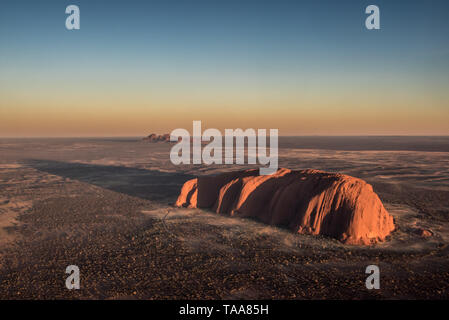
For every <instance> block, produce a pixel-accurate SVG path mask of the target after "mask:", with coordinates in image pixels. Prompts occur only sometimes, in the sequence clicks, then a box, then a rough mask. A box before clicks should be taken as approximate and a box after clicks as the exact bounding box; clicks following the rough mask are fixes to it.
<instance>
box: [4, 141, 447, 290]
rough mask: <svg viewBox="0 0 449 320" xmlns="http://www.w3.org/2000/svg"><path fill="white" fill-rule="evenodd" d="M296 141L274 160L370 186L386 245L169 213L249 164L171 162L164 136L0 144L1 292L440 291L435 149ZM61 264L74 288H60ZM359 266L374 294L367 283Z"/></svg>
mask: <svg viewBox="0 0 449 320" xmlns="http://www.w3.org/2000/svg"><path fill="white" fill-rule="evenodd" d="M439 143H440V142H439ZM409 144H410V145H413V143H409ZM409 144H407V146H408V145H409ZM304 145H307V148H308V149H301V148H300V147H298V146H292V145H291V140H289V145H288V146H286V147H284V148H282V149H281V150H280V151H279V154H280V166H282V167H287V168H291V169H306V168H314V169H319V170H325V171H330V172H341V173H345V174H349V175H351V176H354V177H358V178H362V179H364V180H366V181H367V182H369V183H370V184H372V185H373V188H374V191H375V192H376V193H377V194H378V195H379V197H380V199H381V200H382V202H383V204H384V206H385V208H386V209H387V210H388V212H389V213H390V214H392V215H393V217H394V218H395V224H396V226H397V227H398V228H397V230H396V231H395V232H394V233H393V234H392V235H391V236H390V237H389V238H388V239H387V241H385V242H382V243H379V244H376V245H374V246H356V245H345V244H342V243H340V242H339V241H337V240H335V239H332V238H328V237H322V236H312V235H299V234H293V233H291V232H290V231H288V230H287V229H283V228H278V227H271V226H267V225H265V224H262V223H259V222H257V221H254V220H251V219H238V218H232V217H226V216H220V215H217V214H214V213H211V212H208V211H205V210H200V209H193V208H192V209H184V208H175V207H173V206H172V205H171V204H173V203H174V201H175V200H176V198H177V196H178V194H179V191H180V188H181V186H182V184H183V183H184V182H185V181H187V180H189V179H192V178H194V177H196V176H197V175H205V174H215V173H220V172H224V171H229V170H236V169H245V168H249V167H242V166H226V167H224V166H181V167H178V166H173V165H171V164H170V161H169V156H168V153H169V150H170V147H171V146H170V145H169V144H148V143H145V142H144V141H140V139H101V140H100V139H49V140H39V139H30V140H24V139H20V140H17V139H2V140H0V155H1V156H0V298H1V299H73V298H83V299H84V298H86V299H90V298H93V299H238V298H242V299H331V298H332V299H401V298H403V299H447V298H448V293H449V247H448V244H449V160H448V159H449V158H448V153H447V151H445V150H443V151H442V152H438V151H435V150H421V149H422V148H421V149H420V150H409V149H406V150H404V149H403V148H397V150H398V151H397V150H391V149H392V148H389V149H388V150H385V151H384V150H378V148H379V147H378V144H376V146H375V149H376V150H367V149H369V148H367V146H366V144H364V147H363V148H361V149H362V150H357V149H354V146H352V148H351V150H342V148H343V149H344V146H343V147H341V148H340V149H338V150H330V149H331V148H325V147H322V146H320V148H321V149H314V148H312V147H311V146H309V145H308V144H304ZM281 146H282V144H281ZM348 149H349V148H348ZM393 149H394V148H393ZM424 149H425V148H424ZM424 231H426V232H424ZM429 234H430V236H429ZM72 264H74V265H77V266H79V268H80V271H81V289H80V290H72V291H69V290H67V289H66V288H65V279H66V277H67V275H66V274H65V268H66V267H67V266H68V265H72ZM370 264H376V265H378V266H379V267H380V272H381V274H380V277H381V288H380V289H379V290H367V289H366V287H365V279H366V277H367V275H366V274H365V268H366V266H368V265H370Z"/></svg>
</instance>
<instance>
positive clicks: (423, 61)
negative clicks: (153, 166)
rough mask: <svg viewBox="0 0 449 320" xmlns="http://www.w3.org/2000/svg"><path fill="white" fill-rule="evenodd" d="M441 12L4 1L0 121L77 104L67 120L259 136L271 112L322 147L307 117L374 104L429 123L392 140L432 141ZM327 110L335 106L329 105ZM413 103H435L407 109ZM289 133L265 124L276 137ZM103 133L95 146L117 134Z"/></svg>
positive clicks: (324, 4)
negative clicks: (129, 113)
mask: <svg viewBox="0 0 449 320" xmlns="http://www.w3.org/2000/svg"><path fill="white" fill-rule="evenodd" d="M70 4H76V5H78V6H79V7H80V11H81V29H80V30H76V31H68V30H66V29H65V18H66V16H67V15H66V14H65V7H66V6H67V5H70ZM370 4H375V5H378V6H379V8H380V11H381V30H376V31H369V30H366V29H365V27H364V21H365V18H366V14H365V12H364V11H365V8H366V6H368V5H370ZM448 12H449V2H447V1H436V0H433V1H432V0H430V1H399V0H389V1H380V0H379V1H348V0H343V1H330V0H327V1H298V0H297V1H135V0H134V1H132V0H131V1H99V0H90V1H60V0H59V1H20V0H19V1H9V0H6V1H2V6H1V12H0V70H2V72H1V75H0V85H1V87H0V94H2V95H3V98H1V100H0V112H2V115H4V116H5V117H4V119H6V118H8V117H9V118H8V122H10V121H13V122H14V121H16V120H17V119H19V117H20V115H21V114H24V113H27V112H28V113H29V112H32V113H33V114H35V115H37V116H41V117H42V118H44V117H45V118H48V117H49V114H54V111H55V109H57V108H59V109H57V111H60V112H61V113H66V112H70V110H72V109H70V108H71V107H72V108H73V106H72V105H69V104H67V103H65V101H64V98H63V97H65V96H73V95H78V96H79V110H81V111H79V113H78V114H74V117H73V118H74V119H76V118H77V117H79V118H80V119H81V118H82V116H83V114H82V112H87V109H89V110H90V111H89V112H91V110H92V109H98V112H97V113H98V114H101V113H102V112H103V111H104V109H105V105H110V108H111V109H112V110H114V112H115V113H116V115H117V117H119V116H120V114H121V112H125V110H129V109H131V110H133V111H134V113H135V114H136V117H145V116H148V114H153V116H154V115H157V114H159V113H160V112H161V108H162V107H163V106H164V107H168V106H169V107H171V108H174V109H175V110H176V111H177V112H181V113H182V112H183V111H184V110H185V109H189V108H190V109H191V110H193V111H192V112H193V115H192V117H195V116H196V115H197V114H198V116H200V115H201V114H206V118H207V119H211V118H213V116H214V114H215V115H217V116H218V117H219V116H220V115H221V113H220V112H222V109H223V107H225V108H226V107H227V108H229V109H230V110H233V111H234V112H236V113H237V112H238V111H239V110H244V111H245V112H243V117H249V116H250V115H251V114H253V113H254V112H255V111H259V110H260V109H262V110H266V113H265V114H262V116H261V120H260V124H261V125H262V124H263V125H266V124H267V119H268V118H270V115H271V113H270V112H272V111H269V110H268V109H270V108H281V109H282V110H283V112H284V113H287V116H288V118H292V117H293V118H294V117H301V116H302V115H303V117H304V119H305V120H304V121H305V122H307V119H309V118H310V119H311V120H310V121H312V122H313V121H315V122H316V123H315V124H314V126H313V128H312V127H310V128H309V129H307V130H306V129H305V130H303V131H301V130H296V131H295V128H294V126H293V125H292V124H288V125H286V126H285V131H286V132H288V133H289V134H294V133H298V134H308V133H312V134H313V133H323V134H324V133H330V134H332V133H333V132H332V130H330V131H329V132H327V131H326V130H321V129H320V128H325V127H326V128H327V127H328V126H329V125H328V124H327V123H329V122H332V119H328V120H327V122H326V121H324V122H323V123H321V124H320V123H319V121H318V120H316V119H318V118H319V117H320V114H319V112H318V111H316V112H315V113H314V112H313V110H318V109H319V110H321V112H322V114H323V116H325V115H326V114H329V113H331V114H336V113H337V114H338V113H339V110H340V109H338V108H340V107H339V106H340V105H341V113H351V112H353V111H354V108H356V107H355V105H356V104H357V103H358V101H360V100H361V99H364V98H368V99H369V96H371V95H375V96H376V97H377V98H376V101H375V102H376V103H374V102H373V104H370V105H369V109H370V110H371V111H370V112H371V113H369V114H370V115H372V108H373V105H374V104H375V105H378V106H379V112H387V111H388V110H391V108H395V105H394V103H393V102H392V103H389V102H388V103H387V102H386V101H383V100H382V99H381V98H380V96H386V97H388V98H389V99H390V100H389V101H396V100H398V102H397V103H398V105H397V108H398V110H399V111H401V112H405V110H407V108H408V109H410V110H412V111H413V112H414V113H413V115H412V116H413V117H415V118H416V119H415V118H413V119H414V120H413V119H412V120H413V121H415V122H416V121H417V118H419V115H420V114H419V112H422V113H423V115H425V114H426V115H427V118H426V119H425V121H426V122H427V123H428V124H427V126H423V127H422V128H418V129H417V130H414V129H413V128H414V127H416V123H415V122H413V121H411V122H410V123H407V121H406V119H405V120H403V121H404V123H402V124H401V126H400V127H401V130H402V131H403V132H405V133H406V132H410V133H420V132H421V133H445V132H446V130H447V133H448V134H449V128H448V127H447V126H445V125H444V123H439V124H437V127H438V128H437V130H436V131H435V132H433V131H432V127H431V122H432V117H437V118H438V119H440V120H439V121H441V119H442V117H445V116H447V115H448V113H447V109H448V108H447V103H448V101H449V99H448V97H447V89H448V86H449V76H448V74H449V72H448V71H449V43H448V35H449V23H447V14H448ZM53 91H56V92H57V94H53ZM94 91H95V92H94ZM117 92H120V94H119V93H117ZM351 93H353V98H352V100H351V98H350V95H351ZM408 93H410V96H409V97H406V95H407V94H408ZM201 95H203V96H201ZM367 96H368V97H367ZM103 98H104V99H103ZM320 99H321V100H320ZM338 99H341V101H340V102H339V103H340V104H336V103H334V102H335V101H336V100H338ZM385 99H386V98H385ZM421 99H422V100H423V101H431V102H432V103H431V104H430V105H423V103H418V102H416V101H420V100H421ZM60 100H63V101H62V102H61V103H59V107H57V106H56V105H58V102H59V101H60ZM92 101H96V103H93V102H92ZM102 101H103V102H102ZM111 101H112V102H111ZM124 101H129V103H125V102H124ZM414 101H415V102H414ZM406 104H408V106H406ZM125 105H126V106H125ZM47 106H50V107H48V108H47ZM83 108H84V109H83ZM127 108H128V109H127ZM205 108H207V110H205ZM302 108H304V109H302ZM358 108H363V104H361V103H360V104H359V107H358ZM367 108H368V107H367ZM291 109H294V112H292V113H291V114H289V110H291ZM330 109H332V112H329V110H330ZM429 109H430V111H431V113H430V115H429V113H426V111H428V110H429ZM14 110H16V111H17V112H19V113H20V112H22V113H20V114H19V113H18V114H16V115H15V113H14V112H16V111H14ZM83 110H84V111H83ZM214 110H215V111H214ZM301 111H303V112H301ZM52 112H53V113H52ZM214 112H215V113H214ZM98 114H93V115H92V116H94V117H95V116H98ZM84 115H86V113H84ZM360 116H361V117H363V114H361V115H360ZM391 116H392V117H397V118H399V115H397V114H394V115H393V114H392V115H391ZM308 117H309V118H308ZM365 117H366V115H365ZM37 118H39V117H37ZM56 118H57V117H56ZM404 118H406V116H404ZM424 118H425V117H424ZM313 119H315V120H313ZM438 119H437V120H438ZM60 120H61V119H59V118H57V119H55V121H60ZM66 120H67V119H66ZM30 121H31V120H30ZM67 121H69V120H67ZM73 121H75V120H73ZM77 121H78V120H77ZM79 121H81V120H79ZM99 121H101V120H100V119H99ZM111 121H112V122H113V121H115V120H113V119H112V118H111ZM129 121H130V122H132V119H130V120H129ZM189 121H190V119H189ZM288 122H289V121H288V119H285V121H282V119H281V118H279V119H277V118H276V121H275V123H274V125H276V126H279V127H281V128H282V127H283V123H288ZM437 122H438V121H437ZM160 123H161V128H160V129H161V130H168V129H170V128H171V127H172V125H171V124H170V123H169V122H168V121H167V120H163V119H161V121H160ZM25 124H26V125H27V126H30V123H28V122H26V123H23V126H25ZM76 124H78V125H79V124H80V123H79V122H76V121H75V122H73V127H74V128H75V127H76ZM99 124H100V123H98V124H97V125H99ZM245 124H247V125H248V126H249V125H251V126H257V125H258V123H257V122H251V121H248V122H247V123H245V122H244V121H242V123H241V125H245ZM101 125H104V124H101ZM173 125H174V124H173ZM223 125H225V124H223ZM226 125H227V126H228V127H229V126H230V125H231V124H229V125H228V124H227V123H226ZM268 125H269V123H268ZM367 125H368V122H367ZM91 126H92V127H94V126H95V124H91ZM30 127H33V128H34V127H36V130H35V134H50V135H52V134H60V133H63V131H61V130H62V127H61V128H59V129H57V128H58V126H55V129H54V132H53V131H51V130H50V131H49V132H45V130H42V128H41V129H39V125H38V124H36V125H35V126H34V125H31V126H30ZM81 127H82V126H81ZM87 127H88V128H90V127H89V126H87ZM368 127H369V125H368ZM408 127H409V128H410V130H408V129H407V128H408ZM3 128H6V125H4V126H3ZM17 128H20V126H17ZM337 129H338V128H337ZM337 129H336V131H335V133H338V132H340V133H345V132H343V131H344V130H343V131H341V130H340V129H338V130H337ZM392 129H393V128H392V127H391V128H390V127H388V128H387V127H386V128H382V129H381V130H380V131H379V132H377V131H376V130H375V128H374V127H373V128H371V129H368V130H367V133H376V132H377V133H390V132H391V133H395V132H393V131H394V130H393V131H392ZM4 130H5V131H3V132H0V135H1V134H2V133H3V135H13V134H14V130H15V128H14V127H12V126H11V127H10V128H7V129H4ZM82 130H84V129H82ZM89 130H91V129H89ZM108 130H109V129H108ZM108 130H106V129H105V130H104V132H103V131H101V132H98V134H114V132H111V131H110V130H109V131H108ZM120 130H121V131H120V132H117V134H119V133H120V134H124V135H127V134H136V133H137V131H136V132H134V131H133V132H131V131H132V130H131V131H130V130H129V128H128V127H127V126H124V127H123V128H122V129H120ZM139 130H140V129H139ZM357 130H358V131H357ZM357 130H356V131H357V132H354V133H363V132H362V131H360V130H361V129H360V128H359V129H357ZM72 131H73V134H78V133H77V132H76V129H73V130H72ZM72 131H71V132H72ZM402 131H401V132H402ZM33 132H34V131H30V132H29V134H33ZM92 133H95V132H92ZM348 133H350V132H348ZM396 133H397V132H396ZM17 134H20V132H17ZM70 134H72V133H70Z"/></svg>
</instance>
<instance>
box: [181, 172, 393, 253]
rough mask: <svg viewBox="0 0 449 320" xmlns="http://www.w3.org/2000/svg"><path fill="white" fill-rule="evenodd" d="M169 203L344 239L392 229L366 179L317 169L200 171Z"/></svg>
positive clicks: (372, 237) (360, 240)
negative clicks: (212, 173)
mask: <svg viewBox="0 0 449 320" xmlns="http://www.w3.org/2000/svg"><path fill="white" fill-rule="evenodd" d="M175 206H178V207H190V208H209V209H212V210H213V211H215V212H216V213H218V214H226V215H230V216H236V217H251V218H255V219H257V220H260V221H262V222H264V223H267V224H270V225H277V226H284V227H287V228H289V229H290V230H292V231H294V232H298V233H304V234H314V235H318V234H319V235H325V236H330V237H333V238H336V239H338V240H340V241H342V242H343V243H347V244H365V245H366V244H371V243H376V242H378V241H383V240H385V238H386V237H387V236H388V235H389V234H390V233H391V232H392V231H393V230H394V229H395V226H394V221H393V217H392V216H391V215H390V214H389V213H388V212H387V211H386V210H385V208H384V206H383V204H382V202H381V201H380V199H379V197H378V196H377V194H376V193H375V192H374V191H373V188H372V186H371V185H370V184H368V183H366V182H365V181H363V180H361V179H358V178H354V177H351V176H347V175H343V174H336V173H327V172H323V171H318V170H302V171H293V170H289V169H279V170H278V171H277V172H276V173H275V174H272V175H266V176H260V175H259V170H258V169H256V170H245V171H235V172H230V173H225V174H220V175H216V176H202V177H199V178H197V179H192V180H189V181H187V182H186V183H185V184H184V186H183V187H182V189H181V193H180V195H179V197H178V199H177V201H176V203H175Z"/></svg>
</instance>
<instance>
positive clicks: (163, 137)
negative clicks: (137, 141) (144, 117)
mask: <svg viewBox="0 0 449 320" xmlns="http://www.w3.org/2000/svg"><path fill="white" fill-rule="evenodd" d="M142 140H144V141H148V142H170V134H168V133H165V134H155V133H152V134H150V135H149V136H148V137H145V138H143V139H142Z"/></svg>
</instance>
